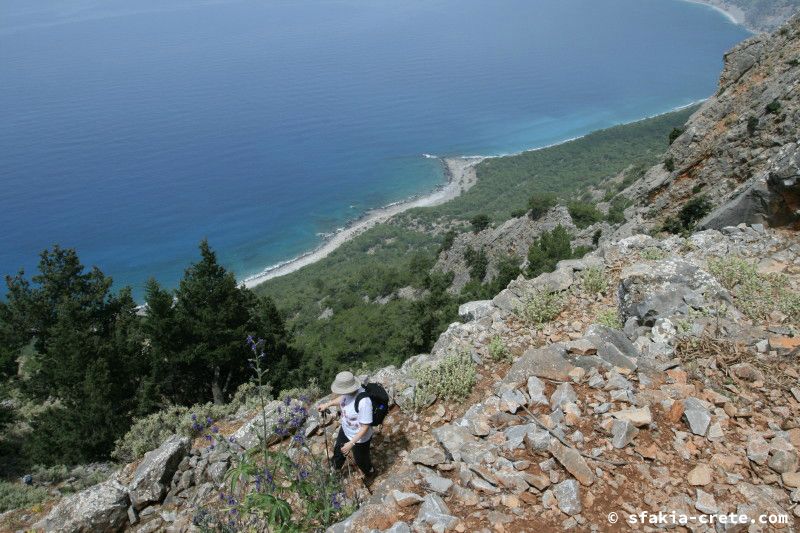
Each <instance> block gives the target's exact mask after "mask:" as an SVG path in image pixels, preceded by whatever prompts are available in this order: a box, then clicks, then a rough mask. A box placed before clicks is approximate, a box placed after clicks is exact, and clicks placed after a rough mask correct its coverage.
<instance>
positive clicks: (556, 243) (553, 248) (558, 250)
mask: <svg viewBox="0 0 800 533" xmlns="http://www.w3.org/2000/svg"><path fill="white" fill-rule="evenodd" d="M571 242H572V235H570V234H569V232H568V231H567V230H566V229H565V228H564V226H561V225H559V226H556V227H555V228H553V230H552V231H545V232H544V233H542V234H541V235H540V236H539V238H538V239H536V240H535V241H534V243H533V244H532V245H531V247H530V248H529V249H528V276H530V277H532V278H535V277H536V276H538V275H539V274H542V273H543V272H552V271H553V270H555V268H556V264H557V263H558V262H559V261H561V260H562V259H570V258H572V257H573V252H572V246H571Z"/></svg>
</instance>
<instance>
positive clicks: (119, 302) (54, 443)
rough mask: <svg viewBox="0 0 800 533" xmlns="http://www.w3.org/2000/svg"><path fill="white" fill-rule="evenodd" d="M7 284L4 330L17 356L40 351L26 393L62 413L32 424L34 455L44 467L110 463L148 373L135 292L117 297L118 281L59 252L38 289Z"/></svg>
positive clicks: (50, 254) (34, 283)
mask: <svg viewBox="0 0 800 533" xmlns="http://www.w3.org/2000/svg"><path fill="white" fill-rule="evenodd" d="M6 283H7V285H8V294H7V298H6V303H5V304H4V305H3V308H2V311H1V312H0V315H2V323H3V326H2V328H0V329H2V331H3V335H4V336H6V337H8V338H9V339H10V345H11V346H13V347H14V355H15V356H16V355H17V354H18V353H19V349H20V348H21V347H23V346H27V345H32V347H33V354H32V355H31V358H32V359H33V362H34V363H35V364H33V365H32V367H33V368H35V369H37V370H36V371H35V372H34V373H33V374H32V375H31V376H30V378H29V379H28V380H26V381H25V382H24V384H25V392H26V393H27V394H28V395H29V396H30V397H31V398H32V399H35V400H39V401H44V400H51V401H54V402H55V405H56V407H54V408H52V409H49V410H46V411H45V412H43V413H42V414H40V415H39V416H38V417H37V418H36V419H34V420H33V421H32V427H33V429H34V431H33V433H32V435H31V437H30V438H29V439H28V441H27V442H28V448H29V450H28V451H29V452H30V454H31V456H32V457H33V458H35V460H37V461H38V462H43V463H51V462H65V461H77V460H92V459H98V458H101V457H103V456H104V455H105V454H106V453H107V452H108V451H109V450H110V448H111V446H112V445H113V442H114V438H115V437H116V436H118V435H119V434H120V433H121V431H122V430H123V429H124V428H125V426H126V425H127V423H128V421H129V420H130V417H131V415H132V410H133V406H134V401H133V398H135V395H136V394H135V393H136V389H137V387H138V385H139V375H140V373H141V371H142V369H144V368H147V367H148V365H147V364H146V362H145V361H143V360H142V359H141V354H142V337H141V334H140V333H139V319H138V317H137V316H136V306H135V303H134V301H133V299H132V297H131V294H130V290H129V289H123V290H122V291H120V293H119V294H118V295H113V294H112V293H111V292H110V289H111V284H112V280H111V279H110V278H108V277H106V276H104V275H103V273H102V272H100V271H99V270H98V269H97V268H93V269H91V270H90V271H88V272H86V271H85V270H84V267H83V265H81V263H80V261H79V259H78V256H77V254H76V253H75V251H74V250H70V249H63V248H60V247H57V246H56V247H55V248H53V250H45V251H44V252H43V253H42V255H41V259H40V262H39V273H38V274H37V275H35V276H33V277H32V280H31V282H29V281H28V280H27V279H26V278H25V276H24V272H20V273H19V274H18V275H17V276H15V277H9V278H7V279H6Z"/></svg>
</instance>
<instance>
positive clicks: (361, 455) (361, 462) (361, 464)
mask: <svg viewBox="0 0 800 533" xmlns="http://www.w3.org/2000/svg"><path fill="white" fill-rule="evenodd" d="M371 443H372V439H370V440H368V441H367V442H364V443H361V444H356V445H355V446H353V458H354V459H355V460H356V464H357V465H358V468H360V469H361V471H362V472H363V473H364V475H368V474H370V473H372V460H371V459H370V455H369V445H370V444H371Z"/></svg>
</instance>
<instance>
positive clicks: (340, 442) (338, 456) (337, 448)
mask: <svg viewBox="0 0 800 533" xmlns="http://www.w3.org/2000/svg"><path fill="white" fill-rule="evenodd" d="M346 443H347V437H345V435H344V431H343V430H342V429H341V428H339V434H338V435H336V444H335V445H334V446H333V466H334V468H336V469H337V470H338V469H340V468H342V466H344V454H343V453H342V446H344V445H345V444H346Z"/></svg>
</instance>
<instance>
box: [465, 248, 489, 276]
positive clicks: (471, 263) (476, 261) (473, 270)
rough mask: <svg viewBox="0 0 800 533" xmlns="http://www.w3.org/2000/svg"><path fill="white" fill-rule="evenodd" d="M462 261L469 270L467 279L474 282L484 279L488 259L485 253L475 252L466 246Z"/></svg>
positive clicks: (481, 251)
mask: <svg viewBox="0 0 800 533" xmlns="http://www.w3.org/2000/svg"><path fill="white" fill-rule="evenodd" d="M464 261H465V262H466V263H467V268H468V269H469V277H470V279H472V280H474V281H483V278H485V277H486V269H487V268H488V267H489V257H488V256H487V255H486V252H485V251H483V250H482V249H481V250H475V249H474V248H472V246H467V249H466V251H465V252H464Z"/></svg>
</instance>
